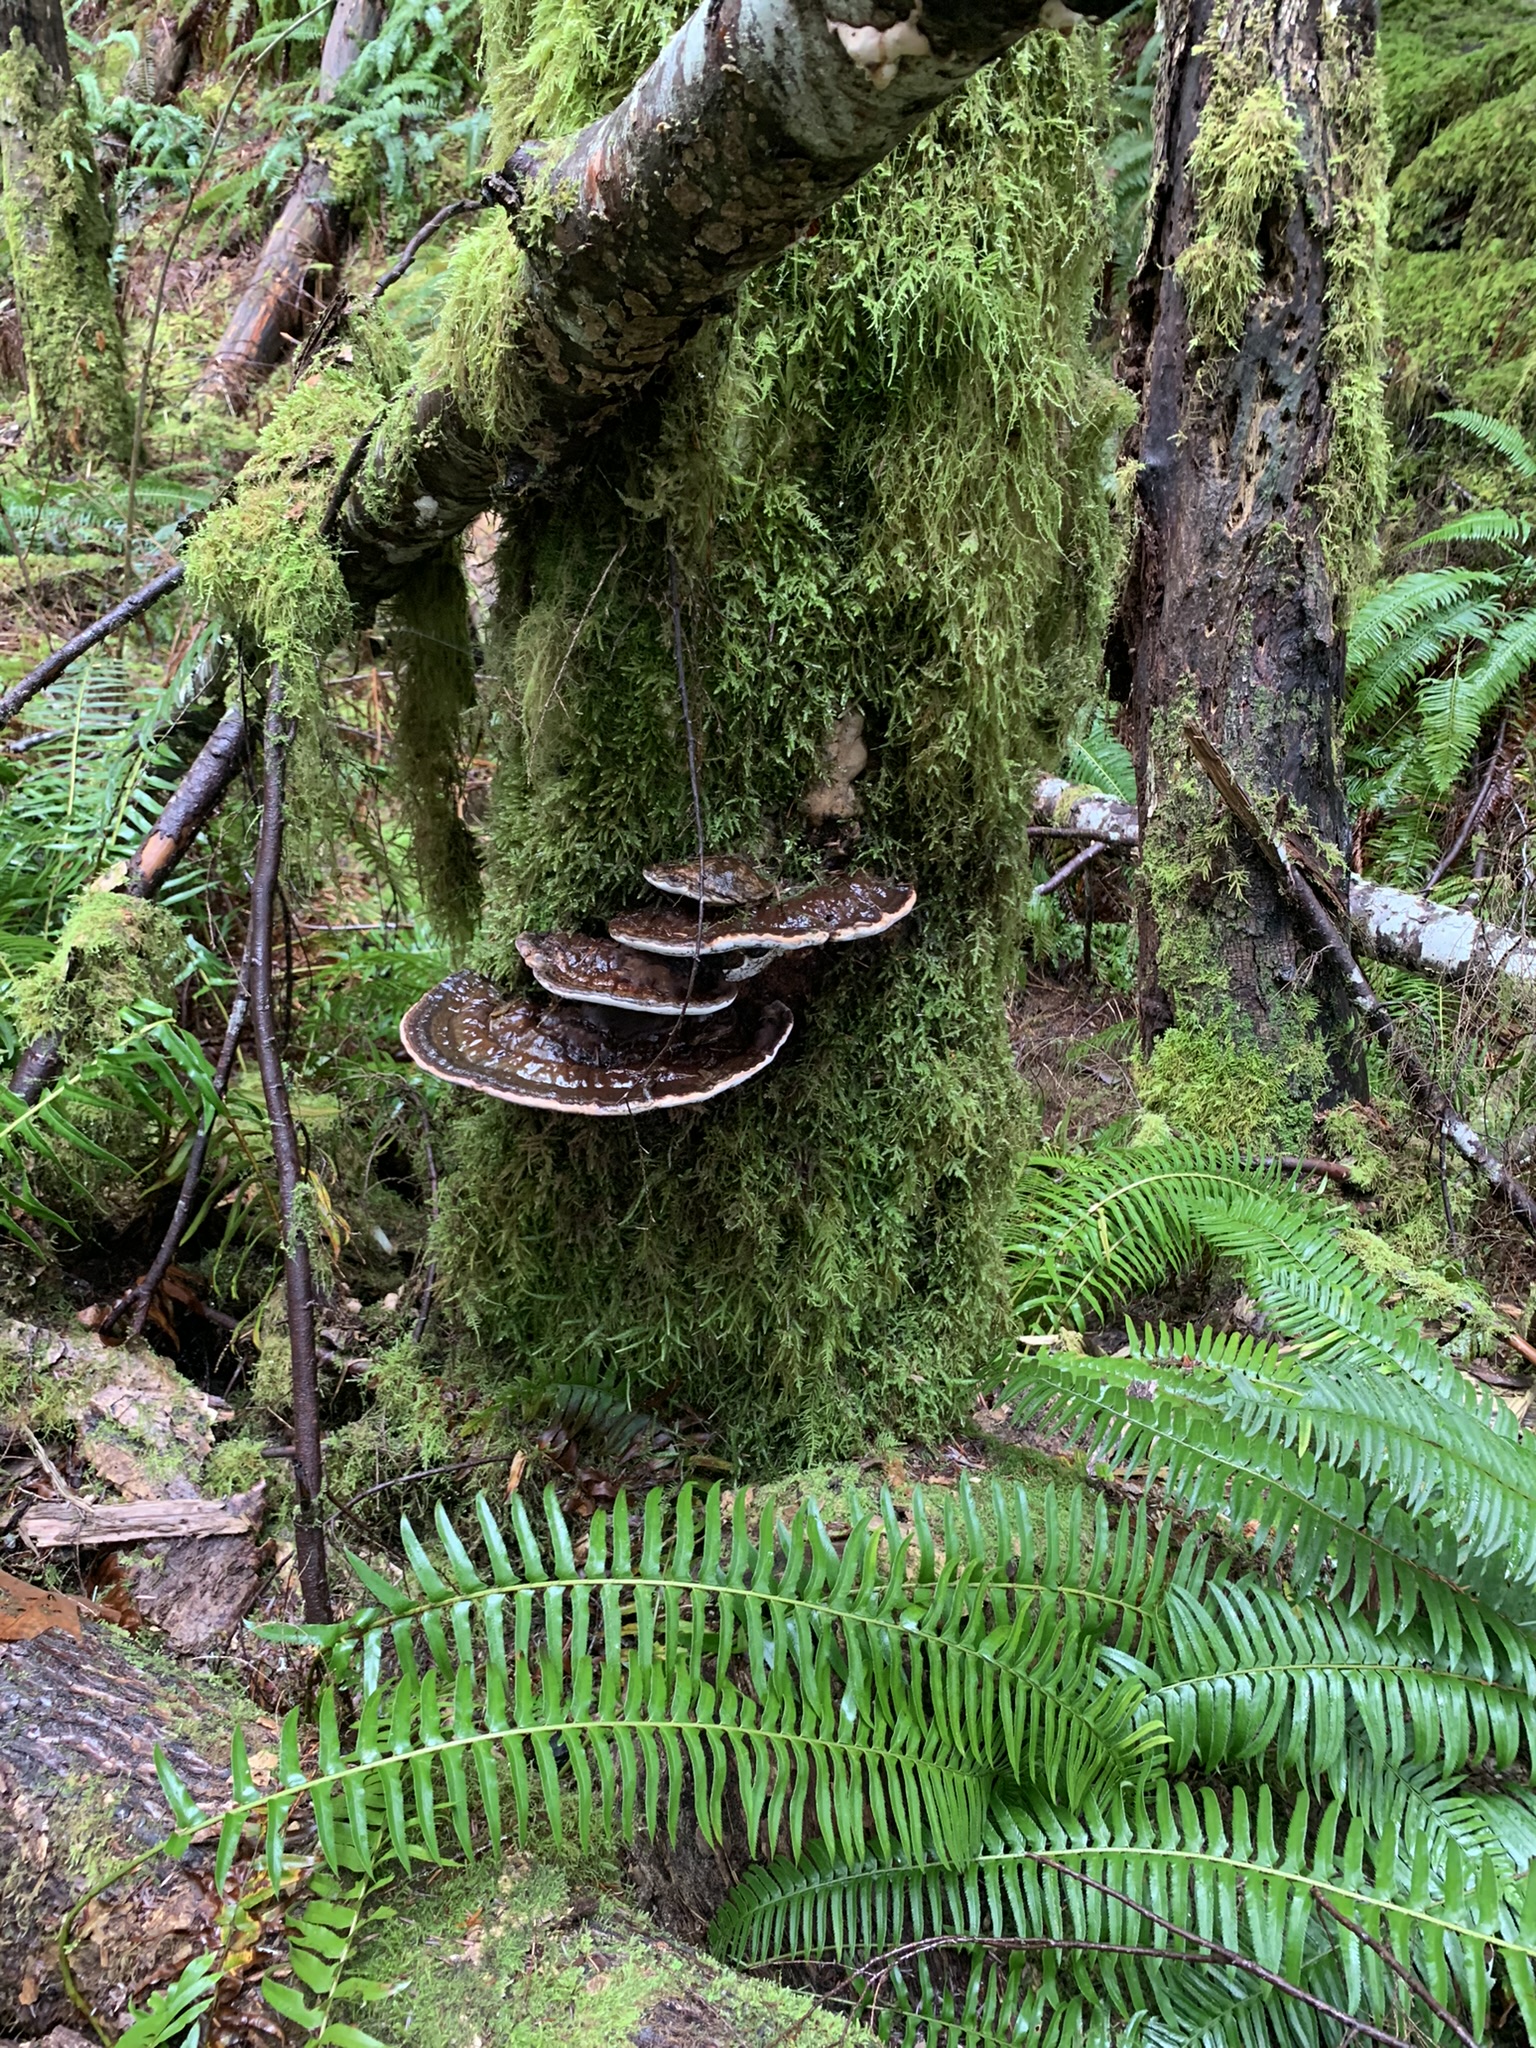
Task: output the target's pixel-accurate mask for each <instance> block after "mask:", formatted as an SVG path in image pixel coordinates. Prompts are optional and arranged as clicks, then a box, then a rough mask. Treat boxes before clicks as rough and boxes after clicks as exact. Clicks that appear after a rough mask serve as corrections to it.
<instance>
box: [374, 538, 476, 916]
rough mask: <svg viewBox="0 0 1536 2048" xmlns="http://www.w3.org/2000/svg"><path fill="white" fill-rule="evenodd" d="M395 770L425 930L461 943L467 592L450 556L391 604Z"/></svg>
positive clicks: (468, 840)
mask: <svg viewBox="0 0 1536 2048" xmlns="http://www.w3.org/2000/svg"><path fill="white" fill-rule="evenodd" d="M391 643H392V647H393V652H394V669H395V717H394V749H395V752H394V767H395V775H396V778H397V781H398V783H399V787H400V792H401V796H402V798H403V800H404V807H405V815H406V821H407V823H408V824H409V826H410V832H411V845H412V850H413V852H414V854H415V861H416V873H417V878H418V880H419V882H420V885H421V891H422V895H423V897H424V899H425V901H426V906H427V912H428V915H429V916H430V917H431V919H432V922H433V923H434V924H435V925H436V926H437V927H438V929H439V930H440V931H442V932H443V933H444V934H445V936H447V937H448V938H449V939H452V940H454V941H460V942H461V941H463V940H465V939H467V938H468V937H469V935H470V933H471V932H472V931H473V929H474V925H475V918H476V914H477V913H478V911H479V908H480V858H479V855H478V853H477V852H476V850H475V842H474V839H473V838H472V836H471V834H470V831H469V828H468V826H467V825H466V824H465V823H464V820H463V818H462V817H461V815H460V811H459V805H460V799H461V797H462V793H463V762H462V758H461V754H460V749H459V725H460V721H461V719H462V718H463V715H464V713H465V712H466V711H468V710H471V709H472V708H473V706H474V702H475V661H474V651H473V648H472V647H471V644H470V625H469V591H468V587H467V585H466V583H465V580H464V571H463V567H462V565H461V563H460V562H459V560H458V558H457V556H456V555H454V554H449V553H444V554H440V555H433V556H429V557H427V559H426V560H424V561H422V562H420V563H418V564H417V565H416V567H415V569H414V570H413V571H412V573H411V576H410V579H409V581H408V582H407V583H406V585H405V587H404V588H403V589H402V591H401V592H400V595H399V596H398V597H397V598H396V599H395V603H394V609H393V624H392V628H391Z"/></svg>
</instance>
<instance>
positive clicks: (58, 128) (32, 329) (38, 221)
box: [0, 28, 133, 464]
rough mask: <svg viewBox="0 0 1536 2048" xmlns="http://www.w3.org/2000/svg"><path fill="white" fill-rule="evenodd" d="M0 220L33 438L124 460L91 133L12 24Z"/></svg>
mask: <svg viewBox="0 0 1536 2048" xmlns="http://www.w3.org/2000/svg"><path fill="white" fill-rule="evenodd" d="M0 220H3V226H4V234H5V241H6V246H7V248H8V250H9V252H10V259H11V276H12V278H13V280H14V282H15V288H16V303H17V306H18V307H19V309H20V312H21V322H22V334H23V340H24V345H25V348H26V358H27V393H28V399H29V403H30V406H31V413H32V430H33V432H34V434H35V435H36V436H37V438H38V440H39V442H40V443H41V444H42V445H43V447H44V448H45V449H47V450H48V451H49V453H51V454H52V455H53V457H54V458H55V459H56V460H59V461H62V462H64V463H66V464H68V463H72V462H74V461H75V460H77V459H78V458H80V457H81V456H85V455H107V456H110V457H112V458H113V459H114V460H118V461H124V460H126V459H127V455H128V443H129V440H130V438H131V436H132V432H133V423H132V416H131V413H130V410H129V405H128V391H127V384H126V381H125V374H124V365H123V336H122V329H121V327H120V326H119V324H118V318H117V307H116V305H115V303H114V301H113V297H112V280H111V276H110V273H109V270H108V259H109V257H110V255H111V250H112V237H111V233H110V230H109V229H108V226H107V219H106V214H105V211H104V210H103V207H102V203H101V189H100V186H99V184H98V181H97V176H96V160H95V157H94V156H93V154H92V151H91V138H90V131H89V129H88V128H87V127H86V123H85V115H84V112H83V109H82V108H81V105H80V100H79V95H78V94H77V92H76V90H75V87H74V84H73V82H72V81H71V80H69V79H67V78H61V77H59V76H58V74H57V73H55V72H54V71H53V70H51V69H50V68H49V66H48V65H47V64H45V63H44V61H43V59H42V57H41V56H40V55H39V54H38V52H37V51H36V50H34V49H32V48H30V47H29V46H28V45H27V44H25V43H24V42H23V41H22V36H21V30H20V29H19V28H13V29H12V30H11V34H10V45H9V47H8V48H5V47H0Z"/></svg>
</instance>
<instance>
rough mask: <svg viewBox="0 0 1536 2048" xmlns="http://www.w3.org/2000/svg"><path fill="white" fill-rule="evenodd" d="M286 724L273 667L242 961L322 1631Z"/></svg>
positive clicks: (300, 1553)
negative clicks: (285, 980)
mask: <svg viewBox="0 0 1536 2048" xmlns="http://www.w3.org/2000/svg"><path fill="white" fill-rule="evenodd" d="M292 738H293V721H292V719H291V718H289V716H288V714H287V712H286V710H285V709H284V705H283V675H282V670H281V668H279V666H278V664H277V663H276V662H274V663H273V664H272V677H271V684H270V687H269V689H268V692H267V715H266V728H265V739H266V748H265V758H264V761H263V764H262V792H261V835H260V838H259V840H258V842H257V847H256V873H255V878H254V880H253V882H252V886H251V928H250V937H249V939H248V941H247V957H248V959H249V961H250V972H249V977H248V979H249V993H250V1004H251V1028H252V1034H253V1036H254V1039H255V1044H256V1064H257V1066H258V1068H259V1069H260V1071H261V1087H262V1094H263V1096H264V1097H265V1099H266V1105H267V1121H268V1123H269V1125H270V1126H271V1130H272V1154H273V1158H274V1160H275V1162H276V1165H277V1189H278V1203H279V1210H280V1214H281V1217H282V1230H283V1279H284V1284H285V1291H286V1295H287V1302H288V1344H289V1350H290V1356H291V1359H292V1380H291V1386H292V1397H293V1441H294V1450H295V1453H296V1455H295V1457H294V1461H293V1473H294V1483H295V1489H296V1491H297V1494H298V1512H297V1514H296V1516H295V1518H294V1550H295V1558H296V1563H297V1566H298V1574H299V1585H300V1587H301V1589H302V1592H303V1595H304V1619H305V1620H306V1621H329V1620H330V1618H331V1594H330V1587H329V1585H328V1583H327V1578H326V1565H325V1529H324V1526H323V1524H322V1523H321V1521H320V1518H319V1513H318V1509H319V1501H320V1493H321V1489H322V1486H323V1484H324V1472H323V1469H322V1465H321V1456H320V1396H319V1382H318V1376H317V1372H316V1365H315V1299H314V1275H313V1271H312V1269H311V1265H310V1256H309V1240H308V1239H307V1237H306V1236H305V1234H304V1228H303V1224H302V1220H301V1219H300V1217H299V1215H298V1194H299V1186H300V1182H301V1180H302V1178H303V1175H302V1172H301V1169H300V1164H299V1133H298V1127H297V1126H296V1124H295V1123H294V1120H293V1106H292V1104H291V1103H290V1102H289V1099H288V1081H287V1076H286V1075H285V1074H284V1072H283V1057H282V1054H281V1052H280V1051H279V1049H278V1043H277V1021H276V1018H275V1017H274V1015H273V1008H272V913H273V906H274V904H275V902H276V900H277V888H278V878H279V875H280V873H281V869H282V860H283V798H284V786H285V781H286V770H287V764H288V747H289V743H290V742H291V740H292Z"/></svg>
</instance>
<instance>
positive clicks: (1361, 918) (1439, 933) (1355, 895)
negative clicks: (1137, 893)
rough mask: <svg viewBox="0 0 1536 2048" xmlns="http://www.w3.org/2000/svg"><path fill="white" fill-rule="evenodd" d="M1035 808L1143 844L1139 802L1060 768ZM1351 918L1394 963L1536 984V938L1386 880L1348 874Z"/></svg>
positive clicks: (1368, 946) (1080, 830) (1127, 843)
mask: <svg viewBox="0 0 1536 2048" xmlns="http://www.w3.org/2000/svg"><path fill="white" fill-rule="evenodd" d="M1035 815H1036V816H1037V817H1038V818H1040V819H1042V820H1043V821H1046V822H1047V823H1048V824H1049V825H1050V826H1051V827H1052V828H1054V829H1058V830H1064V831H1068V832H1071V833H1073V834H1075V835H1080V836H1081V837H1082V838H1084V839H1088V840H1099V841H1101V842H1102V843H1103V844H1105V845H1107V846H1109V847H1112V848H1117V849H1119V850H1121V851H1123V852H1132V851H1134V850H1135V849H1136V847H1137V846H1138V845H1139V843H1140V830H1139V827H1138V824H1137V818H1136V806H1135V805H1134V804H1129V803H1126V802H1125V801H1124V800H1123V799H1122V798H1120V797H1115V796H1108V795H1106V794H1105V793H1104V792H1103V791H1102V790H1092V789H1084V788H1083V787H1082V786H1081V785H1080V784H1076V783H1070V782H1067V781H1066V780H1065V779H1064V778H1063V777H1061V776H1059V775H1046V776H1042V777H1041V779H1040V781H1039V782H1038V783H1037V784H1036V785H1035ZM1349 925H1350V931H1351V934H1352V936H1353V938H1354V941H1355V945H1356V947H1357V949H1358V950H1359V951H1360V952H1362V953H1364V954H1365V955H1366V957H1367V958H1368V959H1371V960H1381V961H1384V962H1385V963H1386V964H1387V965H1388V966H1391V967H1411V968H1413V969H1415V970H1416V971H1417V972H1418V973H1420V974H1430V975H1433V976H1434V977H1435V979H1436V980H1437V981H1463V980H1465V979H1467V978H1468V977H1469V976H1471V977H1478V976H1482V975H1494V974H1497V975H1502V976H1504V977H1505V978H1506V979H1507V980H1509V981H1515V982H1520V983H1532V984H1536V937H1532V936H1531V935H1530V934H1528V933H1526V932H1517V931H1511V930H1509V929H1508V928H1507V927H1505V926H1503V925H1496V924H1487V923H1485V922H1484V921H1483V919H1481V918H1479V917H1475V916H1474V915H1473V914H1472V912H1471V911H1470V910H1456V909H1452V908H1450V907H1449V906H1447V905H1446V904H1443V903H1431V902H1430V900H1429V898H1428V897H1427V896H1415V895H1412V894H1411V893H1410V892H1409V891H1408V890H1406V889H1393V888H1391V887H1389V886H1388V884H1387V883H1385V882H1368V881H1366V880H1365V879H1364V878H1363V877H1362V876H1360V875H1351V876H1350V877H1349Z"/></svg>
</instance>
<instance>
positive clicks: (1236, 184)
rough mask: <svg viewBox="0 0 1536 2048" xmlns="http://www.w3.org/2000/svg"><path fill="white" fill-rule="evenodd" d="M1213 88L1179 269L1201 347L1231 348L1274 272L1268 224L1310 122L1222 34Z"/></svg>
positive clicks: (1193, 170)
mask: <svg viewBox="0 0 1536 2048" xmlns="http://www.w3.org/2000/svg"><path fill="white" fill-rule="evenodd" d="M1211 49H1212V52H1213V64H1212V72H1211V89H1210V93H1209V95H1208V97H1207V99H1206V103H1205V108H1204V111H1203V112H1202V114H1201V116H1200V129H1199V133H1198V134H1197V135H1196V137H1195V144H1194V148H1193V149H1192V150H1191V152H1190V174H1191V176H1192V178H1193V180H1194V186H1195V239H1194V240H1193V241H1192V242H1191V243H1190V245H1189V247H1188V248H1187V249H1186V250H1185V251H1184V252H1183V254H1182V255H1181V256H1180V257H1179V259H1178V261H1177V263H1176V264H1175V266H1174V268H1175V270H1176V272H1177V274H1178V279H1179V282H1180V284H1182V285H1183V287H1184V296H1185V299H1186V301H1187V302H1188V306H1189V331H1190V340H1191V342H1192V343H1193V345H1194V346H1195V347H1196V348H1198V349H1213V348H1230V347H1232V345H1233V344H1234V343H1235V342H1236V341H1237V340H1238V339H1239V337H1240V336H1241V334H1242V331H1243V322H1244V320H1245V318H1246V317H1247V313H1248V308H1249V306H1250V305H1252V303H1253V301H1254V299H1255V298H1256V297H1257V296H1258V292H1259V287H1260V285H1261V284H1262V282H1263V277H1264V269H1263V263H1262V261H1261V259H1260V255H1259V246H1258V241H1259V228H1260V225H1261V223H1262V222H1263V219H1264V216H1265V214H1266V213H1268V212H1269V211H1270V209H1271V208H1272V207H1274V206H1276V205H1278V204H1279V202H1280V201H1281V200H1282V199H1283V198H1285V197H1286V196H1287V194H1288V193H1289V192H1290V191H1291V190H1292V188H1293V186H1294V185H1295V182H1296V178H1297V175H1298V173H1299V172H1300V171H1301V168H1302V160H1301V143H1300V136H1301V125H1300V123H1299V122H1298V120H1297V118H1296V116H1295V114H1294V113H1293V112H1292V110H1291V109H1290V108H1289V107H1288V106H1287V105H1286V103H1285V96H1284V94H1283V93H1282V92H1281V90H1280V88H1279V86H1278V85H1276V84H1275V82H1274V81H1273V80H1272V79H1260V78H1259V77H1257V76H1256V75H1255V73H1254V70H1253V67H1252V65H1251V64H1250V63H1249V62H1248V60H1247V59H1246V58H1245V57H1243V56H1241V55H1239V54H1238V52H1237V51H1236V50H1235V49H1234V50H1231V51H1229V50H1227V49H1225V48H1224V47H1223V46H1222V44H1221V43H1220V41H1219V40H1214V39H1213V42H1212V44H1211Z"/></svg>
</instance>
